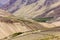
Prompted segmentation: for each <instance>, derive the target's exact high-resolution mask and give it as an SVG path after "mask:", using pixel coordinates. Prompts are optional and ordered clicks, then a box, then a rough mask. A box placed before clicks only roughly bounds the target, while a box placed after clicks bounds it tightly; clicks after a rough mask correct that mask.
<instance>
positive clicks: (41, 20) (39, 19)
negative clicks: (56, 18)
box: [33, 17, 53, 22]
mask: <svg viewBox="0 0 60 40" xmlns="http://www.w3.org/2000/svg"><path fill="white" fill-rule="evenodd" d="M52 18H53V17H47V18H33V20H35V21H38V22H46V21H49V20H51V19H52Z"/></svg>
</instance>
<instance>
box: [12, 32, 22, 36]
mask: <svg viewBox="0 0 60 40" xmlns="http://www.w3.org/2000/svg"><path fill="white" fill-rule="evenodd" d="M20 34H22V32H18V33H14V34H13V35H12V37H15V36H18V35H20Z"/></svg>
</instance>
